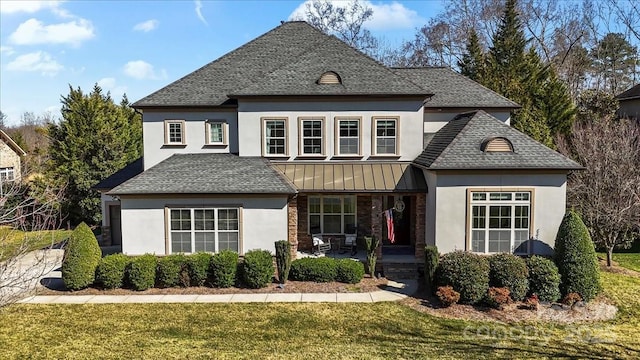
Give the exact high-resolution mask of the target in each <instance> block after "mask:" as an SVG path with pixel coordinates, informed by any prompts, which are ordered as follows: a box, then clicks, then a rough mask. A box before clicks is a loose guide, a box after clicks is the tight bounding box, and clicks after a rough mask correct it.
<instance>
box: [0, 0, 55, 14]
mask: <svg viewBox="0 0 640 360" xmlns="http://www.w3.org/2000/svg"><path fill="white" fill-rule="evenodd" d="M61 3H62V1H35V0H2V1H0V13H3V14H15V13H20V12H25V13H34V12H38V11H40V10H43V9H53V10H55V9H57V8H58V5H60V4H61Z"/></svg>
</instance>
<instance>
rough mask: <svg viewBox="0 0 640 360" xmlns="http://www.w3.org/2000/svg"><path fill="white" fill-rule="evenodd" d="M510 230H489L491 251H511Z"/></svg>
mask: <svg viewBox="0 0 640 360" xmlns="http://www.w3.org/2000/svg"><path fill="white" fill-rule="evenodd" d="M510 238H511V231H510V230H489V252H511V246H510V242H511V239H510Z"/></svg>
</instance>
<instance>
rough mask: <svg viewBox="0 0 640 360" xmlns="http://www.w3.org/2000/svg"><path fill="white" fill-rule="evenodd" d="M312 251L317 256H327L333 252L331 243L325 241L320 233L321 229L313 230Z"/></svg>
mask: <svg viewBox="0 0 640 360" xmlns="http://www.w3.org/2000/svg"><path fill="white" fill-rule="evenodd" d="M311 239H312V251H313V253H314V254H316V255H320V254H326V253H327V252H329V251H331V241H330V240H329V239H325V238H324V237H323V236H322V234H321V233H320V228H312V229H311Z"/></svg>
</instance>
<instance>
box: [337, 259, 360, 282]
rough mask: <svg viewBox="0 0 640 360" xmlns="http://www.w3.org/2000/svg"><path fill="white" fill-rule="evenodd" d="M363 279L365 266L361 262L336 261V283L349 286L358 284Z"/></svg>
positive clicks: (349, 260)
mask: <svg viewBox="0 0 640 360" xmlns="http://www.w3.org/2000/svg"><path fill="white" fill-rule="evenodd" d="M363 277H364V264H363V263H361V262H360V261H357V260H351V259H340V260H336V277H335V280H336V281H339V282H342V283H347V284H357V283H359V282H360V281H361V280H362V278H363Z"/></svg>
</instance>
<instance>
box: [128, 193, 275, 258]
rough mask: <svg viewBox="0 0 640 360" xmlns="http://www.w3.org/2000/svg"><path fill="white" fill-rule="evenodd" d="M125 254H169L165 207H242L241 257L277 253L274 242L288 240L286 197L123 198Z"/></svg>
mask: <svg viewBox="0 0 640 360" xmlns="http://www.w3.org/2000/svg"><path fill="white" fill-rule="evenodd" d="M121 203H122V252H123V253H125V254H129V255H139V254H144V253H152V254H166V253H167V251H168V249H167V245H166V234H165V233H166V221H165V207H172V206H176V207H194V208H198V207H201V208H202V207H241V211H240V212H241V214H240V232H241V235H240V237H241V244H240V253H241V254H243V253H245V252H246V251H249V250H253V249H266V250H269V251H271V252H274V251H275V248H274V242H276V241H278V240H286V239H287V198H286V197H247V198H240V197H197V198H196V197H193V198H180V197H171V198H132V197H122V198H121Z"/></svg>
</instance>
